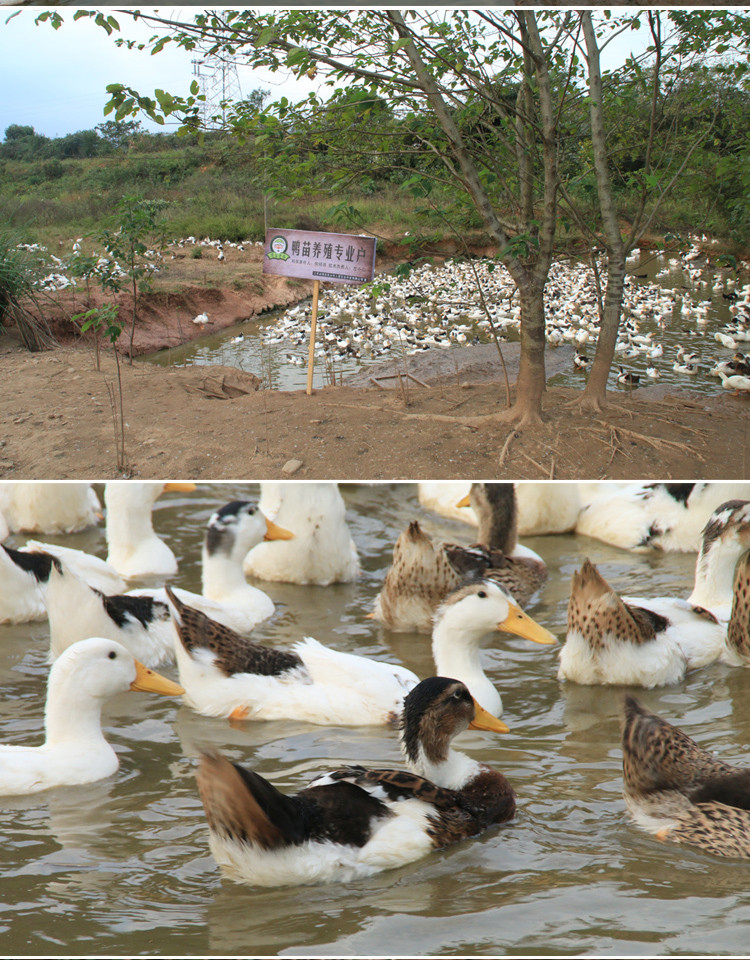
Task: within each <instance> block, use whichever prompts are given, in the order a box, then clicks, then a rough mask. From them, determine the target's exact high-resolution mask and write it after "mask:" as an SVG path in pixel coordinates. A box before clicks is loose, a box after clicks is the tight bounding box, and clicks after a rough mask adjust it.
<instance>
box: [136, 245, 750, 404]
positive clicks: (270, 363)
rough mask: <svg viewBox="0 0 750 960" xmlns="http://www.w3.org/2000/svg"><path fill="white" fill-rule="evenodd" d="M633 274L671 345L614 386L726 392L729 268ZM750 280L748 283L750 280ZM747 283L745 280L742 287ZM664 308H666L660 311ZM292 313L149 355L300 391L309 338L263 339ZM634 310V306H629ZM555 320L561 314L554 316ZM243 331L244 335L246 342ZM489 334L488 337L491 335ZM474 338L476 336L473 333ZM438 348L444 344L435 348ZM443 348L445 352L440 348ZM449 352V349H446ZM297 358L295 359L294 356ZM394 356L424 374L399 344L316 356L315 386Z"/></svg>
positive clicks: (567, 379) (654, 264) (638, 263)
mask: <svg viewBox="0 0 750 960" xmlns="http://www.w3.org/2000/svg"><path fill="white" fill-rule="evenodd" d="M629 268H630V271H631V275H632V276H631V280H632V284H633V289H634V290H636V291H637V290H638V289H639V288H643V287H644V285H645V284H651V285H655V287H656V288H657V289H659V290H661V291H662V292H663V294H664V296H665V298H666V299H665V300H664V302H663V304H662V306H663V307H664V309H665V310H668V311H671V313H666V314H665V320H664V321H662V323H661V324H659V323H657V322H656V321H655V320H654V319H653V318H651V319H649V318H644V319H641V320H639V329H640V332H641V333H642V334H647V333H651V334H652V337H653V339H652V343H653V345H654V346H656V345H657V344H661V345H662V347H663V351H664V353H663V356H661V357H660V358H658V359H654V360H651V359H648V358H647V357H646V356H645V355H644V354H640V355H639V356H637V357H632V358H625V357H624V356H623V355H621V354H617V355H616V356H615V360H614V363H613V366H612V372H611V375H610V384H609V385H610V388H611V389H617V390H622V391H629V390H631V389H633V388H632V387H631V386H630V385H622V384H618V383H617V375H618V373H619V369H618V367H619V365H620V364H622V366H623V368H624V369H625V370H626V371H629V372H631V373H634V374H636V375H638V376H639V377H640V383H639V386H649V385H652V384H653V383H665V384H676V385H679V386H680V387H681V388H682V389H686V390H690V391H695V392H698V393H711V394H715V393H721V391H722V386H721V380H720V379H719V378H718V377H712V376H709V375H708V371H709V369H711V367H713V366H714V364H715V363H716V361H717V360H729V359H731V357H732V355H733V352H734V351H732V350H729V349H727V348H726V347H724V346H722V345H721V344H720V343H717V341H716V340H715V339H714V334H715V333H716V331H717V330H723V329H724V326H725V324H726V323H727V322H728V321H730V320H731V319H732V317H731V314H730V312H729V306H730V302H729V301H728V300H726V299H725V298H724V296H723V294H722V292H721V291H719V290H716V291H715V290H714V289H713V284H714V281H715V280H717V279H726V277H727V276H729V273H728V272H727V271H721V270H718V271H717V270H713V269H712V268H710V267H709V268H706V269H704V270H703V274H704V277H705V279H706V280H707V284H705V285H703V286H700V285H699V284H697V283H695V282H693V281H692V280H691V279H690V277H689V275H688V273H687V272H686V270H685V269H684V268H683V267H682V266H679V265H673V266H671V267H670V266H669V258H668V257H666V256H664V257H658V256H654V255H653V254H652V253H650V252H646V251H644V252H643V253H642V254H640V255H638V256H637V257H636V258H635V259H634V260H633V261H632V262H630V263H629ZM746 280H747V278H746V277H745V280H744V281H743V282H746ZM738 287H739V285H738ZM684 302H689V303H692V304H699V303H700V304H707V305H708V313H707V322H706V324H705V325H704V326H698V325H697V324H696V322H695V319H694V318H693V317H689V318H687V319H686V318H684V317H683V316H682V314H681V308H682V306H683V303H684ZM576 309H577V306H576V305H575V304H571V311H572V312H573V313H575V311H576ZM660 309H661V308H660ZM283 312H284V311H274V312H270V313H269V314H267V315H265V316H264V318H263V320H262V321H260V322H256V321H253V322H249V323H246V324H242V325H240V326H236V327H232V328H231V329H229V330H224V331H222V332H221V333H215V334H211V335H209V336H207V337H202V338H201V339H200V340H199V341H191V342H190V343H187V344H185V345H184V346H182V347H175V348H173V349H170V350H166V351H161V352H160V353H157V354H154V355H152V356H150V357H149V358H148V360H149V361H151V362H155V363H160V364H165V365H172V364H175V365H177V366H191V365H194V364H197V365H202V364H224V365H226V366H232V367H239V368H240V369H242V370H246V371H250V372H252V373H255V374H256V375H258V376H260V377H261V378H262V379H263V380H264V382H265V384H266V385H267V386H270V387H271V388H273V389H277V390H300V389H303V388H304V387H305V386H306V384H307V350H308V347H307V340H306V339H303V342H302V344H301V345H299V346H291V345H290V343H288V342H284V341H282V342H281V343H277V344H264V343H262V342H261V335H262V331H263V330H264V329H265V328H266V327H267V326H268V325H270V324H273V323H274V321H275V320H276V318H277V317H278V316H280V315H282V314H283ZM625 315H627V310H626V311H625ZM551 319H556V318H555V317H554V316H552V317H551ZM325 330H326V326H325V314H324V312H323V313H321V316H320V326H319V333H318V339H317V345H318V349H322V347H324V346H325V340H324V335H325ZM239 336H242V337H243V339H242V340H239V341H238V342H233V341H234V340H237V338H238V337H239ZM480 338H481V339H483V340H484V339H486V336H485V334H484V333H482V334H481V337H480ZM470 339H471V336H470ZM508 339H509V340H518V332H517V331H513V330H511V331H510V333H509V334H508ZM680 346H682V347H684V348H685V350H687V351H688V352H695V353H697V354H698V356H699V358H700V359H699V360H698V361H696V362H697V363H698V365H699V368H698V373H697V374H696V375H689V374H686V373H682V372H679V371H675V370H674V369H673V364H674V362H675V360H676V355H677V350H678V348H679V347H680ZM434 349H435V350H438V348H434ZM450 349H451V350H460V349H461V347H460V346H459V345H454V346H453V347H451V348H450ZM738 349H740V350H743V349H744V350H750V344H742V343H740V344H739V347H738ZM438 352H440V353H442V352H443V351H438ZM446 352H447V351H446ZM581 352H582V353H584V354H585V355H587V356H588V357H589V358H590V359H593V356H594V352H595V345H592V344H584V345H583V347H582V348H581ZM547 356H548V357H549V358H552V357H554V356H555V348H554V347H553V346H550V347H549V348H548V352H547ZM289 358H293V362H292V361H291V360H290V359H289ZM388 359H393V360H399V361H403V362H404V363H406V362H408V363H409V364H411V367H410V368H411V369H413V370H414V371H416V372H417V376H419V375H420V374H419V367H418V366H416V365H415V364H417V363H418V361H419V356H417V357H416V358H410V357H409V356H407V355H406V354H405V353H404V352H403V350H402V349H401V347H400V346H399V345H398V344H395V345H394V347H393V348H392V349H391V351H390V353H389V355H388V356H386V357H378V358H377V359H375V360H374V359H372V358H363V359H362V361H357V360H355V359H353V358H347V359H344V360H341V361H335V362H332V361H330V360H327V359H325V358H322V357H317V358H316V360H315V370H314V379H313V383H314V386H315V387H322V386H325V385H326V384H330V383H333V382H334V381H335V382H337V383H338V382H340V380H341V379H342V378H344V379H345V378H346V377H348V376H351V375H353V374H355V373H357V371H359V370H360V369H362V368H363V367H365V368H369V367H372V365H373V364H374V363H379V362H382V361H384V360H388ZM566 363H567V367H568V369H566V370H565V371H564V372H562V373H557V372H556V371H553V373H554V375H552V373H550V372H548V376H550V380H549V382H550V384H552V385H557V386H569V387H577V386H582V384H583V381H584V379H585V376H586V374H584V373H583V372H582V371H580V370H577V369H575V367H574V366H573V363H572V355H571V359H569V360H567V361H566ZM649 367H654V368H656V369H657V370H658V373H659V377H658V379H651V378H650V377H649V376H648V375H647V369H648V368H649Z"/></svg>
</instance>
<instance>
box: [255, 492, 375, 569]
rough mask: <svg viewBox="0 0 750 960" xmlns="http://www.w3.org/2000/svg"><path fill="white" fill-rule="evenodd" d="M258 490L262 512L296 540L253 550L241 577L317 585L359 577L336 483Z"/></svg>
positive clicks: (354, 553)
mask: <svg viewBox="0 0 750 960" xmlns="http://www.w3.org/2000/svg"><path fill="white" fill-rule="evenodd" d="M260 486H261V498H260V501H259V504H258V505H259V507H260V509H261V510H263V512H264V513H265V514H266V516H270V517H273V519H274V521H275V522H276V523H278V524H280V525H281V526H282V527H285V528H287V529H288V530H292V531H293V532H294V539H293V540H290V541H289V542H288V543H274V544H265V543H259V544H258V545H257V546H255V547H253V549H251V550H250V552H249V553H248V555H247V557H246V559H245V564H244V569H245V573H247V574H250V575H251V576H254V577H258V578H260V579H261V580H275V581H283V582H284V583H314V584H319V585H321V586H327V585H328V584H330V583H346V582H349V581H351V580H355V579H356V578H357V575H358V573H359V560H358V558H357V548H356V546H355V544H354V540H353V539H352V536H351V534H350V532H349V528H348V527H347V525H346V504H345V503H344V500H343V497H342V496H341V494H340V493H339V489H338V485H337V484H335V483H300V482H299V481H291V482H287V483H262V484H261V485H260ZM277 505H278V506H277Z"/></svg>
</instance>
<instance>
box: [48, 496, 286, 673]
mask: <svg viewBox="0 0 750 960" xmlns="http://www.w3.org/2000/svg"><path fill="white" fill-rule="evenodd" d="M290 536H291V534H290V533H289V532H288V531H286V530H283V529H282V528H281V527H278V526H276V524H274V523H272V522H271V521H270V520H266V518H265V517H264V516H263V514H262V513H261V512H260V510H258V508H257V507H256V506H255V504H253V503H250V502H248V501H241V500H235V501H232V502H231V503H228V504H226V505H225V506H223V507H222V508H221V509H220V510H217V511H216V512H215V513H214V514H212V515H211V517H210V519H209V522H208V527H207V529H206V536H205V540H204V544H203V594H202V595H201V594H197V593H191V592H190V591H188V590H180V589H178V590H176V593H177V595H178V596H179V597H180V598H181V599H182V600H183V601H184V602H186V603H190V604H192V605H193V606H196V607H198V609H200V610H203V611H204V613H206V614H207V615H209V616H211V617H212V618H213V619H215V620H218V621H219V622H220V623H223V624H226V625H227V626H229V627H231V628H232V629H233V630H235V631H237V632H239V633H242V634H245V633H249V632H250V631H251V630H252V629H253V628H254V627H255V626H256V624H258V623H259V622H260V621H261V620H265V619H266V618H267V617H270V616H271V615H272V614H273V612H274V609H275V608H274V603H273V600H271V598H270V597H269V596H267V594H265V593H263V591H262V590H258V589H257V588H256V587H253V586H251V585H250V584H249V583H247V582H246V580H245V578H244V575H243V573H242V560H243V558H244V556H245V554H246V553H247V551H248V549H250V548H251V547H252V546H254V545H255V544H256V543H259V542H260V541H261V540H262V539H263V538H264V537H265V538H268V539H269V540H271V539H275V540H279V539H288V538H289V537H290ZM167 603H168V601H167V594H166V592H165V590H164V588H163V587H162V588H143V589H138V590H131V591H130V592H129V593H127V594H124V595H119V596H110V597H107V596H104V595H103V594H101V593H99V592H97V591H95V590H91V589H89V588H88V587H87V586H86V585H85V584H83V583H82V582H81V581H80V580H78V579H76V578H75V577H72V576H71V575H70V573H68V572H67V571H66V570H65V568H64V567H63V568H62V570H60V571H56V570H53V571H52V573H51V575H50V584H49V589H48V598H47V607H48V612H49V621H50V641H51V647H50V653H51V656H52V657H53V658H54V657H56V656H59V654H60V653H61V652H62V650H64V649H65V648H66V647H68V646H69V645H70V644H71V643H74V642H75V641H76V640H79V639H81V637H82V636H91V635H92V634H93V633H94V631H96V635H98V636H105V637H111V638H112V639H114V640H119V641H120V643H122V644H124V645H125V646H126V647H127V648H128V650H130V651H131V652H132V653H133V655H134V656H136V657H138V658H139V659H140V660H143V662H144V663H145V664H146V665H147V666H158V665H159V664H160V663H163V662H164V661H166V660H171V658H172V656H173V638H172V627H171V620H170V615H169V608H168V606H167Z"/></svg>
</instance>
